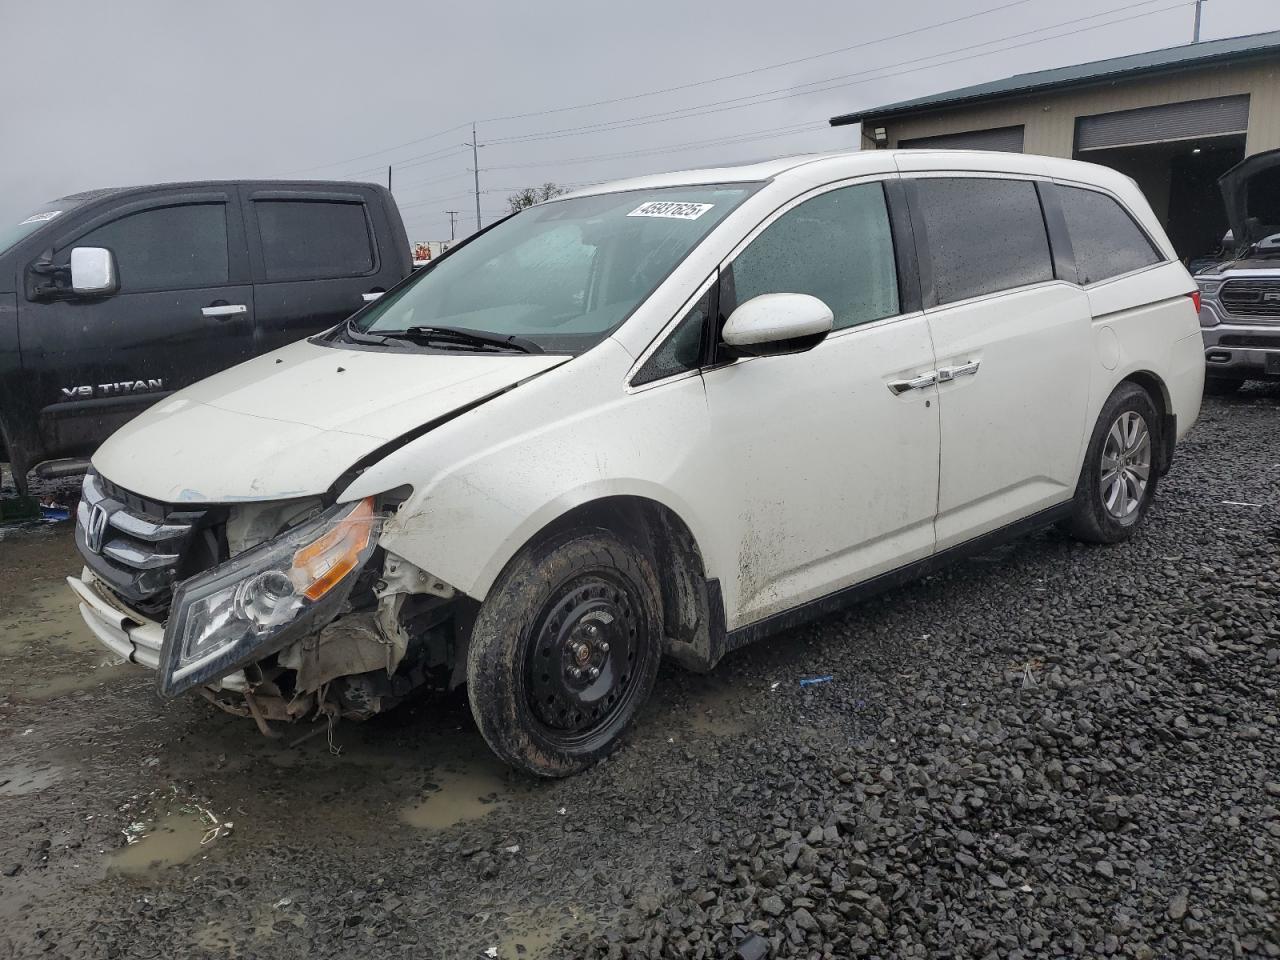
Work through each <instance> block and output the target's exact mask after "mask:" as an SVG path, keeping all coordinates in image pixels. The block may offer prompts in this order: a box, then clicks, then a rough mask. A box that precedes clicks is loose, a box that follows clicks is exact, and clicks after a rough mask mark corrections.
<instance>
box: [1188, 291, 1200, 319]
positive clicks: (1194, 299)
mask: <svg viewBox="0 0 1280 960" xmlns="http://www.w3.org/2000/svg"><path fill="white" fill-rule="evenodd" d="M1187 296H1188V297H1190V298H1191V302H1192V303H1194V304H1195V305H1196V313H1199V312H1200V291H1199V289H1197V290H1195V291H1194V292H1192V293H1188V294H1187Z"/></svg>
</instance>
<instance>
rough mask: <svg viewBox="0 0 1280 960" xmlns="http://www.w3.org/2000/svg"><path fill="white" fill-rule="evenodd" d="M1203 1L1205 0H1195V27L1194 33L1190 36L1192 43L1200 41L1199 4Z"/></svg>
mask: <svg viewBox="0 0 1280 960" xmlns="http://www.w3.org/2000/svg"><path fill="white" fill-rule="evenodd" d="M1204 2H1205V0H1196V28H1195V33H1194V34H1193V35H1192V37H1191V42H1192V43H1199V42H1200V6H1201V5H1202V4H1203V3H1204Z"/></svg>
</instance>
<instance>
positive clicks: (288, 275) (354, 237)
mask: <svg viewBox="0 0 1280 960" xmlns="http://www.w3.org/2000/svg"><path fill="white" fill-rule="evenodd" d="M253 208H254V210H256V211H257V214H258V229H259V230H260V231H261V233H262V257H263V260H264V262H265V266H266V276H267V279H268V280H307V279H320V278H324V277H358V276H362V275H363V274H366V273H369V272H370V271H371V270H372V269H373V244H372V243H371V242H370V238H369V226H368V222H367V220H366V218H365V212H364V204H362V203H342V202H335V201H330V200H255V201H254V204H253Z"/></svg>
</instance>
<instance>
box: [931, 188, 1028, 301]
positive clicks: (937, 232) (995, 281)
mask: <svg viewBox="0 0 1280 960" xmlns="http://www.w3.org/2000/svg"><path fill="white" fill-rule="evenodd" d="M913 185H914V190H913V193H914V203H915V206H916V208H917V209H916V211H915V213H916V220H917V222H918V223H920V224H921V225H922V226H923V228H924V234H925V243H926V245H927V248H928V251H929V258H930V261H931V263H932V267H933V285H934V290H935V291H936V293H937V301H938V303H939V304H944V303H954V302H955V301H957V300H967V299H969V298H970V297H979V296H983V295H985V294H989V293H997V292H999V291H1001V290H1009V289H1012V288H1014V287H1022V286H1026V285H1028V284H1032V283H1042V282H1044V281H1046V280H1052V279H1053V259H1052V257H1051V256H1050V253H1049V235H1048V232H1047V231H1046V229H1045V224H1044V214H1043V213H1042V212H1041V210H1040V197H1039V194H1038V193H1037V192H1036V187H1035V184H1034V183H1032V182H1031V181H1029V180H994V179H985V178H981V177H927V178H921V179H918V180H915V181H913Z"/></svg>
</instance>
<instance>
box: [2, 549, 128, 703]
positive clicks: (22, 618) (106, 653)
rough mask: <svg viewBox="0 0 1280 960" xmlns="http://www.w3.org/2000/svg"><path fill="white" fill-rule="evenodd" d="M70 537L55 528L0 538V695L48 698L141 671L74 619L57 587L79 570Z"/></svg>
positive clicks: (66, 593) (72, 606)
mask: <svg viewBox="0 0 1280 960" xmlns="http://www.w3.org/2000/svg"><path fill="white" fill-rule="evenodd" d="M64 528H65V529H64ZM72 536H73V535H72V531H71V529H70V525H69V524H59V525H58V527H57V528H55V529H53V530H50V531H37V532H36V533H33V534H30V535H23V536H9V537H6V538H5V540H3V541H0V582H3V584H4V591H5V592H4V595H3V596H0V698H13V699H20V700H51V699H54V698H58V697H64V696H67V695H69V694H73V693H78V692H81V691H86V690H90V689H92V688H94V687H96V686H98V685H99V684H101V683H104V682H107V681H109V680H115V679H118V678H121V677H129V676H140V675H141V674H142V670H141V668H140V667H138V666H136V665H134V664H129V663H126V662H125V661H124V660H122V659H121V658H119V657H117V656H116V655H115V654H113V653H112V652H111V651H110V650H108V649H107V648H106V647H104V646H103V645H102V644H101V643H99V642H98V640H97V639H96V638H95V637H94V636H93V634H92V633H90V632H89V629H88V627H86V626H85V625H84V622H83V621H82V620H81V619H80V611H79V605H78V604H77V603H76V601H75V598H74V595H73V594H72V593H71V589H70V588H69V587H68V586H67V585H66V582H65V578H66V577H67V576H68V575H69V574H72V573H75V572H77V571H78V570H79V569H80V566H79V564H78V563H77V562H76V559H75V556H76V555H75V544H74V542H73V539H72Z"/></svg>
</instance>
